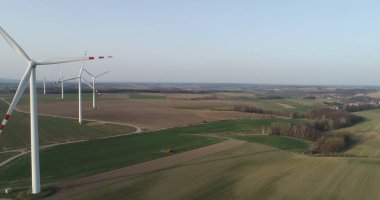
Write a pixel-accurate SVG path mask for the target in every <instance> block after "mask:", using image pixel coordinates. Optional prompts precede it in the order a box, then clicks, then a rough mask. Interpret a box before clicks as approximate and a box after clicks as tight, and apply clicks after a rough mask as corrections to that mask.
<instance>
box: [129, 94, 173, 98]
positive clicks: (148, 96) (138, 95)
mask: <svg viewBox="0 0 380 200" xmlns="http://www.w3.org/2000/svg"><path fill="white" fill-rule="evenodd" d="M128 96H129V98H130V99H166V96H163V95H148V94H129V95H128Z"/></svg>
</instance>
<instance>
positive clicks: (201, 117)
mask: <svg viewBox="0 0 380 200" xmlns="http://www.w3.org/2000/svg"><path fill="white" fill-rule="evenodd" d="M130 95H131V94H102V97H101V98H99V99H98V100H97V106H99V109H95V110H94V109H85V110H84V117H85V118H87V119H94V120H102V121H112V122H120V123H128V124H131V125H134V126H138V127H141V128H142V129H144V130H152V129H159V128H170V127H175V126H181V125H188V124H195V123H202V122H204V121H217V120H228V119H244V118H263V117H267V116H265V115H259V114H253V113H243V112H236V111H231V109H232V107H233V106H234V105H241V104H244V105H251V106H257V107H260V108H263V109H266V110H272V111H276V112H279V113H291V112H304V111H306V110H308V109H312V108H313V107H315V105H314V103H316V104H317V101H306V100H302V99H279V100H252V101H251V100H250V101H246V100H241V99H237V100H230V99H207V100H203V99H196V100H191V98H178V97H193V96H197V95H193V94H191V95H189V94H175V95H174V94H168V95H166V94H165V96H167V98H166V99H147V98H140V99H130V98H129V96H130ZM139 95H143V96H144V97H146V96H148V97H149V96H152V97H153V96H154V98H156V97H159V98H161V96H163V95H162V94H155V93H152V94H150V93H142V94H139ZM58 103H59V105H60V106H59V107H58V109H57V104H58ZM91 103H92V102H91V101H89V100H85V101H84V103H83V104H84V105H87V108H88V107H89V105H91ZM280 104H282V106H281V105H280ZM284 105H289V107H287V108H286V107H284ZM76 106H77V102H75V101H63V102H62V101H58V102H57V101H56V102H52V101H50V102H46V103H41V104H40V105H39V110H40V112H41V113H44V114H53V115H60V116H69V117H76V116H77V107H76ZM28 107H29V105H27V104H22V105H20V108H22V109H23V110H28Z"/></svg>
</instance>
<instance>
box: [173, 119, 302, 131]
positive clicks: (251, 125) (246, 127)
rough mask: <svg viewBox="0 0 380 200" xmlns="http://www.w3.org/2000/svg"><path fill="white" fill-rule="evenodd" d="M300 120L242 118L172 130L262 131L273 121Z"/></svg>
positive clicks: (287, 120) (288, 120)
mask: <svg viewBox="0 0 380 200" xmlns="http://www.w3.org/2000/svg"><path fill="white" fill-rule="evenodd" d="M298 121H299V120H291V119H273V118H272V119H255V120H252V119H242V120H226V121H217V122H210V123H206V124H200V125H192V126H186V127H180V128H173V129H171V131H173V132H179V133H186V134H210V133H211V134H221V133H224V134H225V133H229V134H233V133H247V132H249V133H252V134H257V133H261V128H262V127H263V126H269V125H270V124H271V123H273V122H293V123H296V122H298Z"/></svg>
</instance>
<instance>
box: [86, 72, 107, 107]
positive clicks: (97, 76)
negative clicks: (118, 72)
mask: <svg viewBox="0 0 380 200" xmlns="http://www.w3.org/2000/svg"><path fill="white" fill-rule="evenodd" d="M83 70H84V71H85V72H86V73H87V74H88V75H90V76H91V78H92V87H91V88H92V108H94V109H95V107H96V106H95V92H97V90H96V88H95V79H96V78H99V77H101V76H103V75H105V74H107V73H109V72H110V71H106V72H103V73H101V74H98V75H96V76H95V75H93V74H91V73H90V72H89V71H87V70H86V69H85V68H83ZM84 80H85V79H84ZM87 82H88V81H87Z"/></svg>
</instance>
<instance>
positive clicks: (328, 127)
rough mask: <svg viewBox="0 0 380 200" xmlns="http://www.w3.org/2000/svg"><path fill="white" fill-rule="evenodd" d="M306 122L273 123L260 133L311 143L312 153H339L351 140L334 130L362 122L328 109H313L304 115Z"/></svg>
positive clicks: (349, 137) (338, 111)
mask: <svg viewBox="0 0 380 200" xmlns="http://www.w3.org/2000/svg"><path fill="white" fill-rule="evenodd" d="M304 116H305V118H306V119H307V120H300V121H298V122H296V123H285V122H275V123H272V124H271V125H270V126H268V127H263V129H262V133H263V134H268V135H279V136H286V137H295V138H300V139H305V140H309V141H312V142H313V147H312V150H311V151H312V152H313V153H331V152H339V151H341V150H343V149H345V148H347V147H348V146H349V145H350V144H351V143H352V142H353V138H352V136H351V134H350V133H349V132H347V131H346V132H334V130H337V129H340V128H344V127H349V126H352V125H354V124H357V123H359V122H361V121H363V120H364V118H363V117H360V116H357V115H353V114H351V113H348V112H346V111H343V110H334V109H330V108H321V109H314V110H310V111H308V112H306V113H305V114H304Z"/></svg>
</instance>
